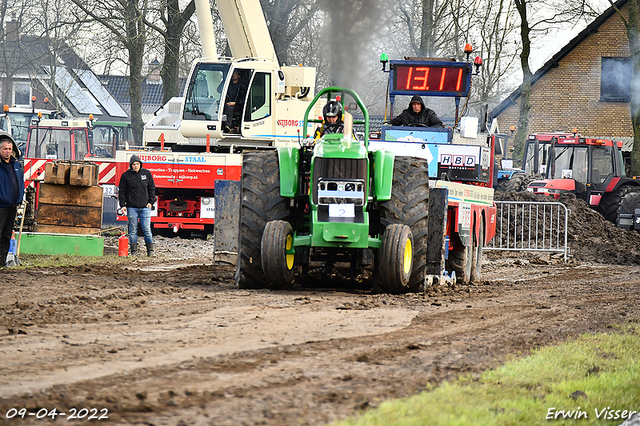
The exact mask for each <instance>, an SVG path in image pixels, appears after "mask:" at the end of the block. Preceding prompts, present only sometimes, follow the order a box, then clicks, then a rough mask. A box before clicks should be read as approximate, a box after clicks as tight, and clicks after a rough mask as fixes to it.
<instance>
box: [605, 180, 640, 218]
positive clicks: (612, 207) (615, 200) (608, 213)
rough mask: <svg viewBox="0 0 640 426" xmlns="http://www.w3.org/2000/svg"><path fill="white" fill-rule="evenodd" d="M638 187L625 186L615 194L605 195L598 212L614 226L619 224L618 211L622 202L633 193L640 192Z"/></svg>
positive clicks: (614, 192)
mask: <svg viewBox="0 0 640 426" xmlns="http://www.w3.org/2000/svg"><path fill="white" fill-rule="evenodd" d="M638 190H639V189H638V188H637V187H629V186H623V187H622V188H618V189H616V190H615V191H613V192H608V193H605V194H604V195H603V196H602V200H600V205H599V206H598V211H599V212H600V213H601V214H602V216H604V218H605V219H607V220H608V221H609V222H611V223H613V224H614V225H615V224H617V223H618V209H619V208H620V202H621V201H622V199H623V198H624V197H625V195H626V194H628V193H629V192H631V191H638Z"/></svg>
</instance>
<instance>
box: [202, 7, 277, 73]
mask: <svg viewBox="0 0 640 426" xmlns="http://www.w3.org/2000/svg"><path fill="white" fill-rule="evenodd" d="M216 6H217V7H218V13H219V14H220V19H221V20H222V25H223V27H224V32H225V34H226V35H227V40H228V42H229V48H230V49H231V56H232V57H234V58H260V59H269V60H272V61H274V62H275V63H276V64H277V63H278V60H277V57H276V51H275V49H274V47H273V43H272V42H271V36H270V35H269V29H268V28H267V22H266V20H265V19H264V14H263V12H262V7H261V6H260V0H222V1H221V0H217V1H216ZM209 7H210V6H209V0H196V15H197V16H198V27H199V30H200V41H201V43H202V54H203V57H204V58H206V59H213V60H217V59H218V56H217V53H216V39H215V35H214V32H213V20H212V19H211V10H210V8H209Z"/></svg>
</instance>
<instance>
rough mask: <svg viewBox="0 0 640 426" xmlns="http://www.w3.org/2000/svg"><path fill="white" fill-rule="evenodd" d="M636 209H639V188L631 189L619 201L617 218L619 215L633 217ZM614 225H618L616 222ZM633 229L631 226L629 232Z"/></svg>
mask: <svg viewBox="0 0 640 426" xmlns="http://www.w3.org/2000/svg"><path fill="white" fill-rule="evenodd" d="M636 209H640V188H633V189H632V190H630V191H627V192H625V194H624V196H623V197H622V199H621V200H620V207H619V208H618V216H620V215H621V214H632V215H633V214H635V212H636ZM616 225H618V223H617V222H616ZM625 229H626V227H625ZM633 229H634V226H633V224H632V225H631V229H630V230H633ZM639 232H640V230H639Z"/></svg>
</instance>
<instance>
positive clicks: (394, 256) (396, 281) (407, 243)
mask: <svg viewBox="0 0 640 426" xmlns="http://www.w3.org/2000/svg"><path fill="white" fill-rule="evenodd" d="M379 262H380V268H379V271H380V281H381V284H382V286H383V287H384V288H387V289H398V290H402V289H404V288H406V287H407V285H408V284H409V279H410V278H411V268H412V263H413V235H412V234H411V228H409V227H408V226H407V225H402V224H399V223H398V224H394V225H389V226H387V229H385V230H384V233H383V234H382V244H381V246H380V255H379Z"/></svg>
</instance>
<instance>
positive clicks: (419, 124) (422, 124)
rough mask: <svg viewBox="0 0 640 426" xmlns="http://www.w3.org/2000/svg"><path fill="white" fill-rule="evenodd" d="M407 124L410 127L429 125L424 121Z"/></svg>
mask: <svg viewBox="0 0 640 426" xmlns="http://www.w3.org/2000/svg"><path fill="white" fill-rule="evenodd" d="M407 126H409V127H429V126H427V125H426V124H424V123H409V124H407Z"/></svg>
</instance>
